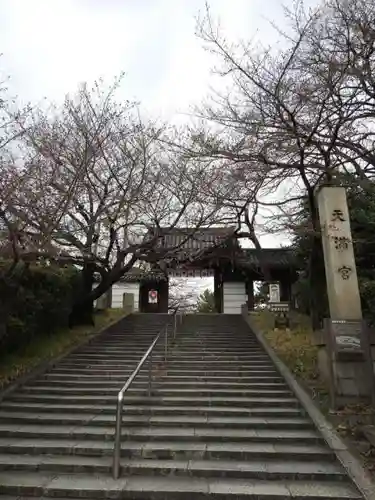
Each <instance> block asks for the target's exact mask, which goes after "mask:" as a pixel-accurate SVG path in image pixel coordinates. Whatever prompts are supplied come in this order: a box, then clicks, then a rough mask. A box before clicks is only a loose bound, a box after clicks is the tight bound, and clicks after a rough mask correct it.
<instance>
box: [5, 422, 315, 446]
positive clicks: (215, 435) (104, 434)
mask: <svg viewBox="0 0 375 500" xmlns="http://www.w3.org/2000/svg"><path fill="white" fill-rule="evenodd" d="M113 436H114V426H113V425H112V426H101V427H95V426H90V425H85V426H72V425H27V424H26V425H20V424H0V438H13V439H35V438H41V439H46V438H50V439H81V440H82V439H88V440H91V441H92V440H109V441H110V440H112V439H113ZM122 436H124V437H126V438H130V439H131V440H132V441H166V440H167V441H172V440H173V441H176V440H177V441H188V442H196V441H204V442H206V443H208V442H242V443H247V442H256V443H264V442H283V443H305V444H324V440H323V438H322V437H321V436H319V434H318V433H317V432H316V431H315V430H312V429H301V430H290V429H276V430H273V429H222V428H215V427H211V428H202V427H194V426H192V427H155V426H154V427H151V426H150V427H129V426H128V425H126V426H124V427H123V428H122Z"/></svg>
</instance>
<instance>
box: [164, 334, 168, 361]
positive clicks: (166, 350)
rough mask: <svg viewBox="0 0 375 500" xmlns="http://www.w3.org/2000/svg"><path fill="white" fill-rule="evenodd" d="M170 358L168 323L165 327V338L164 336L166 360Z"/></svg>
mask: <svg viewBox="0 0 375 500" xmlns="http://www.w3.org/2000/svg"><path fill="white" fill-rule="evenodd" d="M167 360H168V325H166V327H165V338H164V362H165V363H166V362H167Z"/></svg>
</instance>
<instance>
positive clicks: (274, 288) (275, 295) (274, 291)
mask: <svg viewBox="0 0 375 500" xmlns="http://www.w3.org/2000/svg"><path fill="white" fill-rule="evenodd" d="M269 292H270V302H280V285H279V284H278V283H271V284H270V285H269Z"/></svg>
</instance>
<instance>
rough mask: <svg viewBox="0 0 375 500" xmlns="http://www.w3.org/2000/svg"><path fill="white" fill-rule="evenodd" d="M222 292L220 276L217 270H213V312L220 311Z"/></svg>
mask: <svg viewBox="0 0 375 500" xmlns="http://www.w3.org/2000/svg"><path fill="white" fill-rule="evenodd" d="M222 292H223V283H222V279H221V274H220V270H219V269H215V273H214V298H215V310H216V312H218V313H221V312H223V311H222Z"/></svg>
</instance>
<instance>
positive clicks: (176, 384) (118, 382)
mask: <svg viewBox="0 0 375 500" xmlns="http://www.w3.org/2000/svg"><path fill="white" fill-rule="evenodd" d="M233 380H241V382H233V381H230V380H217V379H216V381H215V380H202V379H198V378H196V379H190V380H189V379H185V380H184V381H183V382H182V381H179V380H170V379H169V378H168V377H162V378H161V377H158V378H156V379H155V378H154V380H153V383H152V386H153V388H154V389H156V388H159V387H162V388H163V389H168V388H172V389H173V388H176V389H179V388H183V390H184V391H185V390H190V389H191V388H196V389H198V390H200V389H201V388H205V389H220V388H223V387H225V388H226V389H227V390H229V389H230V390H234V389H235V390H240V391H241V390H242V389H248V390H256V389H265V390H272V389H280V388H286V387H287V385H286V384H285V382H283V381H280V382H278V381H276V382H274V381H266V380H265V381H260V382H257V381H255V382H253V379H252V378H251V377H249V378H248V381H242V380H243V379H238V378H236V379H234V378H233ZM46 384H48V386H49V387H66V388H67V387H81V388H82V389H83V388H97V390H100V388H102V389H103V388H104V389H106V388H108V389H111V388H114V387H119V386H120V387H122V386H123V385H124V379H120V378H117V379H110V380H103V379H102V378H99V377H98V378H97V380H95V379H94V380H92V379H91V378H89V379H87V380H85V379H82V378H80V377H76V378H74V379H64V378H63V377H59V378H53V377H47V376H46V377H44V378H42V379H39V380H35V381H34V382H33V385H32V386H25V387H43V386H46ZM132 387H134V388H147V387H148V377H142V378H141V377H139V378H138V379H136V380H135V381H134V382H133V384H132Z"/></svg>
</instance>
